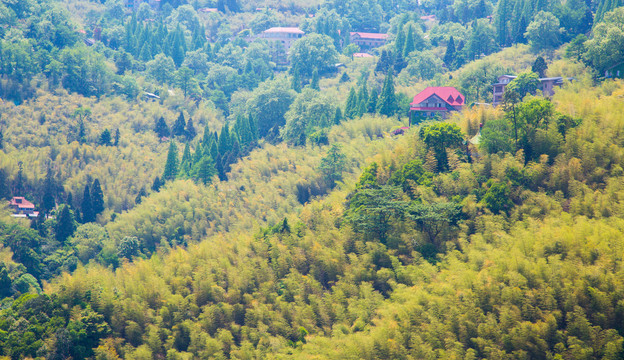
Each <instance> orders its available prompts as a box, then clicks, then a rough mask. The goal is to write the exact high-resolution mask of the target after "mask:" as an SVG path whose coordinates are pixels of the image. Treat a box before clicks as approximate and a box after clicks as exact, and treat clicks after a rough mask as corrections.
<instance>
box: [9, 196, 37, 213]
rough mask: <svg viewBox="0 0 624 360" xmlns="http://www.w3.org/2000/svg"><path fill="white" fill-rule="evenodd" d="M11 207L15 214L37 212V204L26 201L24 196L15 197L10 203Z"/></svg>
mask: <svg viewBox="0 0 624 360" xmlns="http://www.w3.org/2000/svg"><path fill="white" fill-rule="evenodd" d="M9 207H10V208H11V209H13V213H15V214H32V213H34V212H35V204H33V203H31V202H30V201H28V200H26V199H25V198H24V197H23V196H14V197H13V198H12V199H11V201H9Z"/></svg>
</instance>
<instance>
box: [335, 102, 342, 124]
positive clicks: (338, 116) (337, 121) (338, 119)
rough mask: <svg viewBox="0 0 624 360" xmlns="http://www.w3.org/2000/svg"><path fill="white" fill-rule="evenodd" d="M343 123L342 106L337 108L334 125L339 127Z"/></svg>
mask: <svg viewBox="0 0 624 360" xmlns="http://www.w3.org/2000/svg"><path fill="white" fill-rule="evenodd" d="M341 121H342V110H340V106H336V113H335V114H334V124H336V125H338V124H340V122H341Z"/></svg>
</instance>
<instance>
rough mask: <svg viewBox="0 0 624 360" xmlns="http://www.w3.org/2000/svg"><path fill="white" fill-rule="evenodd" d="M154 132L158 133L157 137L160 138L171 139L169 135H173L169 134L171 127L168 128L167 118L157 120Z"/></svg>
mask: <svg viewBox="0 0 624 360" xmlns="http://www.w3.org/2000/svg"><path fill="white" fill-rule="evenodd" d="M154 132H155V133H156V136H158V138H164V137H169V135H171V134H170V132H169V126H167V123H166V122H165V118H163V117H162V116H161V117H159V118H158V119H156V123H155V125H154Z"/></svg>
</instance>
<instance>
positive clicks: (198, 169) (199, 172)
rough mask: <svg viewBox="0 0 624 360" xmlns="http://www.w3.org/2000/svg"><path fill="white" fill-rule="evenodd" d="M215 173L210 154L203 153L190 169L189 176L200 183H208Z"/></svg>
mask: <svg viewBox="0 0 624 360" xmlns="http://www.w3.org/2000/svg"><path fill="white" fill-rule="evenodd" d="M216 174H217V169H216V168H215V163H214V161H213V160H212V157H210V155H204V156H202V158H201V159H200V160H199V161H198V162H197V163H196V164H195V165H193V169H191V177H192V178H193V180H195V182H197V183H200V184H204V185H207V184H210V183H211V182H212V178H213V177H214V176H215V175H216Z"/></svg>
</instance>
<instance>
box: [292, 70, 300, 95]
mask: <svg viewBox="0 0 624 360" xmlns="http://www.w3.org/2000/svg"><path fill="white" fill-rule="evenodd" d="M291 83H292V89H293V90H295V91H296V92H298V93H300V92H301V74H300V73H299V65H296V66H295V67H294V69H293V75H292V80H291Z"/></svg>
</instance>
